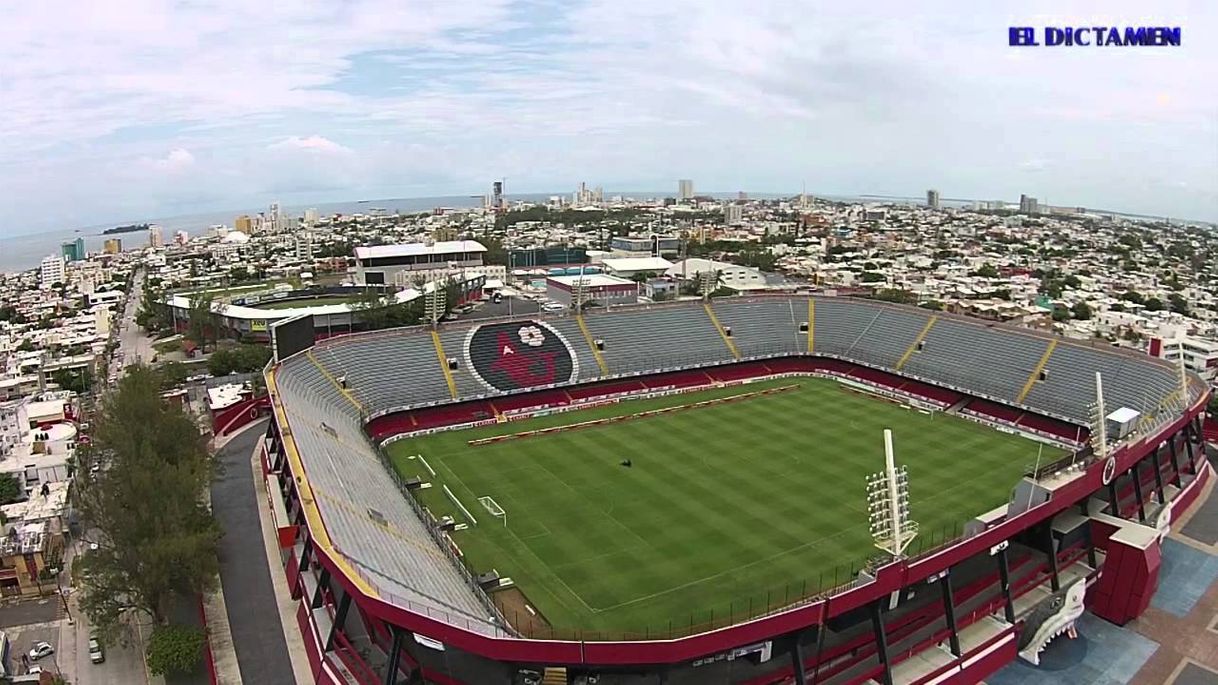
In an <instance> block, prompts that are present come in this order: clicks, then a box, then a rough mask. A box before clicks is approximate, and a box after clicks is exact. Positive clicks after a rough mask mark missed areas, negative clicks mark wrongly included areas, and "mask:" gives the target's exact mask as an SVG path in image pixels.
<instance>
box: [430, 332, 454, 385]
mask: <svg viewBox="0 0 1218 685" xmlns="http://www.w3.org/2000/svg"><path fill="white" fill-rule="evenodd" d="M431 341H432V342H433V343H434V344H435V346H436V358H438V359H439V360H440V370H442V371H443V372H444V381H445V382H446V383H448V392H449V394H451V395H452V398H453V399H454V400H455V399H457V381H455V380H453V372H452V369H450V368H448V356H447V355H446V354H444V344H443V343H441V342H440V332H439V331H436V330H432V332H431Z"/></svg>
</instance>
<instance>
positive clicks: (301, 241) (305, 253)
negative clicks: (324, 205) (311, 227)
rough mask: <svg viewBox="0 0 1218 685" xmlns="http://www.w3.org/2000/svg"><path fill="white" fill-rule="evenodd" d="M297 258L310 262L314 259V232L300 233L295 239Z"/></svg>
mask: <svg viewBox="0 0 1218 685" xmlns="http://www.w3.org/2000/svg"><path fill="white" fill-rule="evenodd" d="M295 248H296V258H297V259H303V260H305V261H308V260H310V259H313V232H312V231H300V232H299V233H297V234H296V239H295Z"/></svg>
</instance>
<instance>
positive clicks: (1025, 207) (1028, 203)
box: [1019, 195, 1040, 214]
mask: <svg viewBox="0 0 1218 685" xmlns="http://www.w3.org/2000/svg"><path fill="white" fill-rule="evenodd" d="M1019 211H1020V212H1021V213H1023V214H1039V213H1040V203H1039V202H1037V201H1036V198H1034V197H1032V196H1031V195H1020V196H1019Z"/></svg>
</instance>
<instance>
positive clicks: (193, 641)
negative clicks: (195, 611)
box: [145, 625, 207, 675]
mask: <svg viewBox="0 0 1218 685" xmlns="http://www.w3.org/2000/svg"><path fill="white" fill-rule="evenodd" d="M206 641H207V636H206V635H205V634H204V633H203V631H202V630H200V629H198V628H195V627H194V626H184V625H164V626H157V627H155V628H153V629H152V634H151V635H149V636H148V649H147V651H146V652H145V654H146V655H147V657H148V670H149V671H150V672H151V673H152V674H153V675H165V674H167V673H191V672H193V671H194V670H195V669H196V668H198V667H199V661H200V660H202V658H203V644H204V642H206Z"/></svg>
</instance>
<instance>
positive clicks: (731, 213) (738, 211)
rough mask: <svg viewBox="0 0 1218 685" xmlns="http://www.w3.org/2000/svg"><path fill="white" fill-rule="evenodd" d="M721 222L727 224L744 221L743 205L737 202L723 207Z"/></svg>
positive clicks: (731, 224)
mask: <svg viewBox="0 0 1218 685" xmlns="http://www.w3.org/2000/svg"><path fill="white" fill-rule="evenodd" d="M723 223H725V224H727V225H729V226H733V225H735V224H740V223H744V207H741V206H740V205H737V204H729V205H727V206H726V207H724V208H723Z"/></svg>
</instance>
